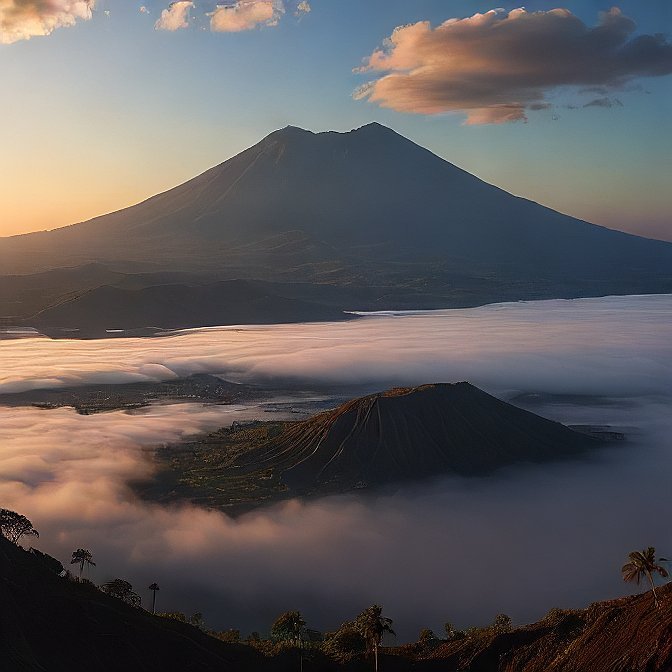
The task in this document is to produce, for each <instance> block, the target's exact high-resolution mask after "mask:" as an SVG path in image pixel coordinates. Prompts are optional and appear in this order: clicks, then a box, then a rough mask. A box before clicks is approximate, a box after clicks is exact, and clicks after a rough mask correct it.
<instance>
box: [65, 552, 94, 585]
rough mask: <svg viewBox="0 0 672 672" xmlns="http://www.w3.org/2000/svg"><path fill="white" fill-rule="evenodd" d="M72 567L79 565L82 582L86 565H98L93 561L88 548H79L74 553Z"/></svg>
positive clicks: (71, 561)
mask: <svg viewBox="0 0 672 672" xmlns="http://www.w3.org/2000/svg"><path fill="white" fill-rule="evenodd" d="M70 564H71V565H79V580H80V581H81V580H82V572H83V571H84V565H88V566H91V565H93V566H94V567H95V566H96V563H95V562H94V561H93V555H91V551H89V550H88V549H86V548H78V549H77V550H76V551H73V552H72V560H70Z"/></svg>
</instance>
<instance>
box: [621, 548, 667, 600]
mask: <svg viewBox="0 0 672 672" xmlns="http://www.w3.org/2000/svg"><path fill="white" fill-rule="evenodd" d="M659 562H667V560H665V558H659V559H658V560H656V549H655V548H653V546H649V547H648V548H647V549H646V550H643V551H633V552H632V553H630V554H629V555H628V562H626V563H625V564H624V565H623V567H622V568H621V573H622V574H623V581H634V582H635V583H636V584H637V585H639V582H640V580H641V578H642V577H643V576H646V578H647V579H648V580H649V583H650V584H651V590H652V592H653V602H654V604H655V605H656V607H657V606H658V595H656V585H655V583H654V582H653V575H654V573H656V572H658V574H660V576H662V577H663V578H664V579H665V578H667V577H668V576H669V572H668V571H667V570H666V569H665V567H663V566H662V565H659V564H658V563H659Z"/></svg>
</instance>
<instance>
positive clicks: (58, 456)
mask: <svg viewBox="0 0 672 672" xmlns="http://www.w3.org/2000/svg"><path fill="white" fill-rule="evenodd" d="M194 372H209V373H217V374H220V375H222V376H224V377H227V378H230V379H235V380H240V381H245V382H256V383H260V384H266V385H272V386H285V387H287V386H294V387H296V388H299V389H302V390H306V389H313V390H316V391H320V392H322V393H324V392H325V391H330V392H332V393H334V394H338V395H339V396H342V395H343V393H344V392H347V391H351V392H352V393H354V392H355V391H356V390H362V389H382V388H384V387H387V386H390V385H402V384H403V385H408V384H419V383H427V382H436V381H456V380H469V381H471V382H473V383H474V384H476V385H478V386H480V387H482V388H483V389H486V390H487V391H489V392H491V393H493V394H496V395H498V396H500V397H503V398H510V397H511V396H513V395H515V394H517V393H519V392H535V393H542V392H547V393H555V394H571V395H598V396H595V398H593V399H592V400H588V401H586V400H585V399H584V400H581V403H580V404H579V403H578V401H579V400H574V402H572V400H566V401H565V402H563V403H560V402H559V401H558V400H553V399H550V400H548V402H547V403H545V404H544V405H542V406H540V407H539V408H538V409H536V410H538V412H540V413H541V414H542V415H545V416H547V417H551V418H553V419H557V420H560V421H564V422H586V423H594V424H595V423H599V424H610V425H612V426H614V427H616V428H619V429H622V430H624V431H625V432H626V433H627V435H628V440H627V441H626V442H623V443H619V444H618V445H617V446H613V447H605V448H604V449H601V450H599V451H596V452H595V454H593V455H592V456H591V457H590V458H589V459H585V460H579V461H575V462H564V463H558V464H554V465H542V466H520V467H517V468H511V469H509V470H505V471H503V472H500V473H499V474H497V475H495V476H491V477H488V478H483V479H457V478H447V479H439V480H437V481H435V482H433V483H421V484H415V485H412V486H407V487H404V488H402V489H400V490H399V491H398V492H396V493H395V494H389V493H388V494H385V495H381V496H378V497H373V496H369V497H366V498H362V497H354V496H345V497H332V498H327V499H322V500H317V501H312V502H309V503H301V502H298V501H294V502H289V503H285V504H283V505H278V506H273V507H270V508H266V509H259V510H257V511H256V512H253V513H250V514H247V515H245V516H243V517H241V518H238V519H230V518H228V517H226V516H224V515H222V514H220V513H218V512H214V511H206V510H203V509H199V508H195V507H193V506H190V505H179V506H170V507H168V506H163V505H158V504H151V503H147V502H144V501H140V500H138V498H137V497H136V496H135V495H134V494H133V492H132V490H131V488H130V487H129V485H128V483H129V481H132V480H134V479H137V478H143V477H149V476H151V474H152V472H153V469H154V465H153V463H152V452H151V449H152V448H153V447H155V446H157V445H163V444H170V443H175V442H179V441H181V440H183V439H185V438H188V437H190V436H193V435H195V434H198V433H200V432H203V431H209V430H212V429H214V428H216V427H219V426H223V425H228V424H230V423H231V422H232V421H233V420H235V419H239V418H246V417H262V416H263V415H264V409H263V408H261V407H252V408H249V407H242V406H203V405H200V404H172V405H161V406H153V407H151V408H149V409H143V410H142V411H139V412H133V413H126V412H111V413H104V414H98V415H89V416H82V415H77V414H76V413H75V412H74V411H72V410H71V409H56V410H49V411H46V410H40V409H36V408H8V407H0V506H3V507H7V508H11V509H15V510H18V511H20V512H22V513H24V514H26V515H27V516H29V517H30V518H31V520H32V521H33V522H34V524H35V526H36V527H37V528H38V529H39V530H40V533H41V536H40V539H39V541H38V542H36V545H37V546H38V547H39V548H41V549H42V550H45V551H47V552H49V553H51V554H53V555H55V556H56V557H58V558H59V559H61V560H63V561H67V560H68V558H69V556H70V553H71V552H72V550H74V549H75V548H77V547H86V548H89V549H90V550H91V551H92V552H93V554H94V558H95V559H96V562H97V566H96V567H95V568H94V569H93V570H92V579H93V580H95V581H96V582H102V581H105V580H108V579H110V578H114V577H123V578H126V579H128V580H130V581H131V582H132V583H133V584H134V585H135V587H136V589H139V591H140V592H144V593H146V591H144V590H143V589H144V587H145V586H148V585H149V584H150V583H151V582H153V581H158V582H159V584H160V585H161V592H160V593H159V596H158V604H159V607H160V608H161V609H170V610H175V609H180V610H183V611H187V612H193V611H201V612H203V613H204V615H205V618H206V621H207V622H208V624H209V625H210V626H212V627H216V628H226V627H239V628H241V629H242V630H243V631H244V632H248V631H250V630H253V629H254V630H260V631H264V630H267V629H268V626H269V624H270V622H271V620H272V619H273V618H274V616H276V615H277V614H278V613H280V612H281V611H284V610H288V609H300V610H302V611H303V612H304V613H305V616H306V617H307V619H308V621H309V624H310V625H312V626H314V627H318V628H325V629H329V628H334V627H336V626H338V624H339V623H340V622H341V621H342V620H344V619H346V618H350V617H352V616H354V615H355V614H356V613H357V612H358V611H359V610H361V609H362V608H363V607H365V606H367V605H368V604H370V603H373V602H378V603H381V604H383V605H384V607H385V610H386V612H388V615H389V616H391V617H392V618H393V619H394V620H395V625H396V629H397V631H398V633H399V635H400V638H401V639H411V638H413V637H414V635H415V634H416V633H417V631H418V630H419V629H420V628H421V627H433V628H435V629H436V630H439V629H440V627H441V625H442V624H443V622H444V621H446V620H451V621H454V622H455V623H456V624H457V625H458V626H468V625H473V624H482V623H485V622H487V621H489V620H490V619H491V618H492V617H493V616H494V615H495V614H496V613H498V612H502V611H504V612H506V613H509V614H510V615H511V616H512V617H513V618H514V620H515V621H517V622H525V621H528V620H531V619H535V618H538V617H540V616H541V615H543V613H545V611H547V610H548V609H549V608H550V607H553V606H581V605H583V604H585V603H587V602H589V601H591V600H595V599H602V598H607V597H612V596H616V595H618V594H622V593H623V592H627V591H628V590H631V588H629V587H626V586H623V585H622V583H621V581H620V577H619V568H620V565H621V564H622V561H623V559H624V557H625V555H627V553H628V552H629V551H630V550H633V549H635V548H640V547H643V546H647V545H655V546H658V547H659V550H660V552H661V554H663V555H665V553H668V554H669V553H670V552H671V551H672V538H671V537H672V535H671V533H670V529H669V521H667V520H666V517H665V516H664V515H661V512H664V511H669V510H670V507H671V506H672V493H671V492H670V488H669V474H670V471H671V467H672V444H671V443H670V438H669V437H670V436H672V413H670V402H671V401H672V296H649V297H609V298H604V299H581V300H572V301H544V302H529V303H516V304H500V305H493V306H485V307H482V308H475V309H467V310H451V311H433V312H425V313H412V314H384V315H371V316H367V317H363V318H360V319H357V320H355V321H352V322H346V323H335V324H329V323H323V324H303V325H276V326H260V327H239V328H238V327H235V328H218V329H200V330H192V331H187V332H182V333H180V334H177V335H173V336H168V337H164V338H159V339H113V340H106V341H71V340H58V341H53V340H49V339H40V338H30V339H21V340H15V341H10V340H8V341H0V390H1V391H4V392H9V391H20V390H26V389H31V388H37V387H47V386H48V387H58V386H64V385H73V384H83V383H91V382H106V383H110V382H126V381H139V380H164V379H168V378H171V377H174V376H183V375H187V374H189V373H194ZM147 599H148V596H147Z"/></svg>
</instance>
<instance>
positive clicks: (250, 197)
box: [0, 124, 672, 291]
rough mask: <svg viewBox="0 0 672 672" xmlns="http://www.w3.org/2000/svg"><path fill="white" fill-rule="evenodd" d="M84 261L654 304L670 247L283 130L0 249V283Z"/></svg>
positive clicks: (469, 178)
mask: <svg viewBox="0 0 672 672" xmlns="http://www.w3.org/2000/svg"><path fill="white" fill-rule="evenodd" d="M92 261H106V262H115V263H118V264H121V263H129V262H133V263H136V264H138V263H139V264H148V265H150V264H151V265H154V266H155V265H156V264H157V263H158V264H159V265H161V266H162V268H163V269H164V270H165V269H168V268H170V269H173V268H175V269H180V270H203V269H204V268H209V269H213V270H217V269H222V268H226V269H227V270H228V272H229V273H230V274H231V275H230V277H253V278H266V279H274V280H278V279H282V280H286V279H288V278H290V277H291V278H293V279H303V280H310V281H316V280H319V281H324V280H325V279H326V280H329V281H334V280H339V281H345V280H352V279H353V278H360V279H361V278H365V279H367V280H368V281H374V280H376V281H377V280H380V279H381V278H385V279H386V281H389V280H390V278H391V277H397V276H399V277H401V278H403V279H406V280H408V278H411V277H413V278H418V277H427V275H428V274H429V270H430V269H428V268H427V266H426V265H427V264H428V263H433V264H436V268H435V269H433V270H434V271H436V272H448V271H452V272H458V271H459V272H464V271H468V272H469V273H470V274H471V275H479V274H482V273H486V274H488V273H492V272H495V271H496V272H497V273H498V274H499V275H500V277H501V278H502V279H504V280H507V281H511V280H526V281H527V280H533V281H541V280H544V279H548V278H555V279H556V280H557V279H559V278H564V279H565V280H567V279H568V278H569V279H571V280H572V281H573V282H574V283H583V284H584V285H586V286H589V285H590V283H591V282H597V281H602V282H604V281H609V282H611V283H612V284H613V286H614V287H622V286H623V284H624V283H625V285H628V283H630V284H631V285H638V283H639V282H642V281H643V279H645V280H646V281H647V282H649V283H650V284H651V286H652V288H653V289H651V290H649V291H655V287H658V288H659V289H660V287H661V282H662V281H663V280H665V279H667V280H668V281H669V279H670V273H671V272H670V267H671V266H672V244H670V243H665V242H661V241H653V240H648V239H645V238H640V237H637V236H632V235H628V234H625V233H621V232H618V231H612V230H609V229H605V228H602V227H599V226H594V225H591V224H588V223H586V222H583V221H580V220H577V219H574V218H572V217H568V216H565V215H562V214H560V213H558V212H555V211H553V210H550V209H548V208H545V207H543V206H541V205H538V204H536V203H533V202H531V201H528V200H525V199H523V198H517V197H514V196H512V195H510V194H508V193H506V192H505V191H503V190H501V189H498V188H496V187H494V186H492V185H489V184H487V183H485V182H483V181H481V180H479V179H478V178H476V177H474V176H473V175H470V174H469V173H467V172H465V171H463V170H461V169H459V168H457V167H456V166H454V165H452V164H450V163H449V162H447V161H445V160H443V159H441V158H439V157H438V156H436V155H434V154H432V153H431V152H429V151H427V150H426V149H423V148H421V147H419V146H418V145H416V144H414V143H413V142H411V141H410V140H407V139H406V138H404V137H402V136H400V135H398V134H397V133H395V132H394V131H392V130H390V129H388V128H385V127H384V126H381V125H379V124H370V125H368V126H364V127H362V128H360V129H357V130H355V131H351V132H349V133H336V132H326V133H311V132H309V131H304V130H301V129H298V128H294V127H287V128H285V129H282V130H280V131H276V132H274V133H271V134H270V135H269V136H268V137H266V138H265V139H263V140H262V141H261V142H259V143H258V144H256V145H254V146H253V147H251V148H249V149H247V150H245V151H244V152H242V153H240V154H238V155H237V156H235V157H233V158H231V159H229V160H228V161H226V162H225V163H222V164H220V165H218V166H216V167H214V168H212V169H210V170H208V171H206V172H205V173H203V174H202V175H200V176H198V177H196V178H194V179H192V180H190V181H188V182H186V183H184V184H182V185H180V186H178V187H175V188H174V189H171V190H169V191H167V192H165V193H163V194H159V195H157V196H154V197H153V198H150V199H148V200H146V201H144V202H143V203H140V204H138V205H135V206H133V207H130V208H126V209H124V210H120V211H118V212H114V213H111V214H109V215H105V216H102V217H97V218H95V219H92V220H90V221H88V222H84V223H80V224H75V225H73V226H69V227H64V228H61V229H56V230H53V231H49V232H42V233H34V234H27V235H23V236H15V237H12V238H6V239H2V240H0V266H1V267H2V268H4V269H6V270H5V272H6V273H9V272H21V273H25V272H28V271H33V270H40V269H44V268H48V267H56V266H64V265H67V264H70V265H76V264H82V263H89V262H92ZM399 264H401V266H399ZM415 264H421V266H415ZM155 270H157V269H155Z"/></svg>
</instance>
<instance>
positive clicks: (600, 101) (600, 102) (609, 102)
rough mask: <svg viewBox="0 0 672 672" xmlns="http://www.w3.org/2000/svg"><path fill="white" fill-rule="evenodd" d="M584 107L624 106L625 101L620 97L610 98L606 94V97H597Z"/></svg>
mask: <svg viewBox="0 0 672 672" xmlns="http://www.w3.org/2000/svg"><path fill="white" fill-rule="evenodd" d="M584 107H607V108H611V107H623V103H622V102H621V101H620V100H619V99H618V98H609V97H607V96H605V97H604V98H595V99H594V100H591V101H590V102H588V103H586V104H585V105H584Z"/></svg>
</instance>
